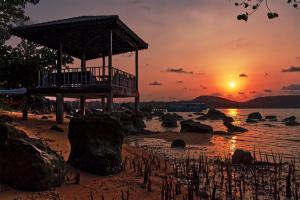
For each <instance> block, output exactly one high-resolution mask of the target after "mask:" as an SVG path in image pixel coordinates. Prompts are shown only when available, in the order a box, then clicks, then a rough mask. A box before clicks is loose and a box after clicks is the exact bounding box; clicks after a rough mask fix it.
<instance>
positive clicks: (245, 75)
mask: <svg viewBox="0 0 300 200" xmlns="http://www.w3.org/2000/svg"><path fill="white" fill-rule="evenodd" d="M239 77H241V78H246V77H248V75H247V74H240V75H239Z"/></svg>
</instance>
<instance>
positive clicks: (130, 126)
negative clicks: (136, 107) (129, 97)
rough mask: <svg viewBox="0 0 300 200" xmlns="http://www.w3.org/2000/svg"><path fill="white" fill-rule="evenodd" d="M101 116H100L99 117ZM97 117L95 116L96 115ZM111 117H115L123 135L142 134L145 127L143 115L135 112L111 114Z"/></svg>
mask: <svg viewBox="0 0 300 200" xmlns="http://www.w3.org/2000/svg"><path fill="white" fill-rule="evenodd" d="M101 115H102V114H100V116H101ZM96 116H97V115H96ZM112 116H114V117H116V118H117V119H118V120H119V121H120V124H121V125H122V127H123V130H124V134H125V135H136V134H142V133H143V132H144V129H145V127H146V125H145V123H144V120H143V117H144V116H143V114H142V113H141V112H136V111H123V112H113V113H112Z"/></svg>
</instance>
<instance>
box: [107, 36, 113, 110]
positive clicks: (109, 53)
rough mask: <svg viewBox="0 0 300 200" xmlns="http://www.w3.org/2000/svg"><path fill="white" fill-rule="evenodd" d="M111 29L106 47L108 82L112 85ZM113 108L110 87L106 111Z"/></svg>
mask: <svg viewBox="0 0 300 200" xmlns="http://www.w3.org/2000/svg"><path fill="white" fill-rule="evenodd" d="M112 39H113V38H112V30H110V37H109V48H108V84H109V86H112V54H113V52H112V51H113V49H112ZM112 109H113V94H112V89H111V90H110V92H109V94H108V95H107V111H108V112H109V113H110V112H111V111H112Z"/></svg>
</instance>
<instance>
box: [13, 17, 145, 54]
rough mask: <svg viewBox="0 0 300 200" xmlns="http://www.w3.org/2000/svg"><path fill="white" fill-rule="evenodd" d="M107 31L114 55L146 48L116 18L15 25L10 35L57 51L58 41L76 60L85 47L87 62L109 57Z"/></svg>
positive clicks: (92, 18) (140, 40)
mask: <svg viewBox="0 0 300 200" xmlns="http://www.w3.org/2000/svg"><path fill="white" fill-rule="evenodd" d="M110 30H112V31H113V42H112V46H113V54H114V55H115V54H121V53H127V52H131V51H135V50H136V49H138V50H142V49H147V48H148V44H147V43H146V42H145V41H143V40H142V39H141V38H140V37H139V36H138V35H137V34H135V33H134V32H133V31H132V30H131V29H130V28H129V27H128V26H126V25H125V24H124V23H123V22H122V21H121V20H120V19H119V16H117V15H109V16H81V17H74V18H69V19H63V20H56V21H51V22H45V23H39V24H32V25H24V26H18V27H15V28H13V29H12V31H11V33H12V34H13V35H16V36H19V37H21V38H24V39H27V40H29V41H32V42H35V43H38V44H40V45H43V46H47V47H49V48H52V49H59V41H60V40H61V41H62V43H63V52H64V53H67V54H68V55H70V56H74V57H76V58H81V56H82V52H83V49H84V48H85V50H86V54H85V55H86V59H87V60H90V59H95V58H98V57H100V56H101V55H104V56H107V55H108V49H109V38H110Z"/></svg>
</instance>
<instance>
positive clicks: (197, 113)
mask: <svg viewBox="0 0 300 200" xmlns="http://www.w3.org/2000/svg"><path fill="white" fill-rule="evenodd" d="M193 114H194V115H198V116H200V115H204V113H202V112H195V113H193Z"/></svg>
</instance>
